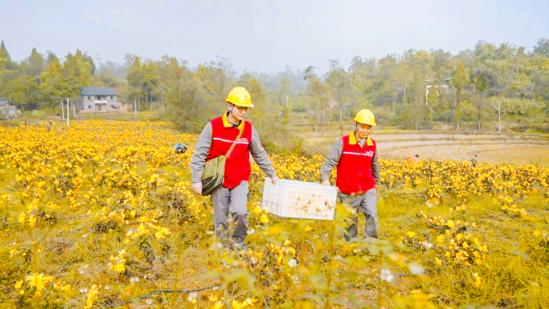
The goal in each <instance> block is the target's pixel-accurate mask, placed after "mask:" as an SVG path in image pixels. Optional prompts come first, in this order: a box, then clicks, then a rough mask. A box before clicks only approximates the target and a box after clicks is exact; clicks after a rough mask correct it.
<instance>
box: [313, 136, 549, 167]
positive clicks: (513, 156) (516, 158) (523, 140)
mask: <svg viewBox="0 0 549 309" xmlns="http://www.w3.org/2000/svg"><path fill="white" fill-rule="evenodd" d="M372 137H373V138H374V139H375V140H376V141H377V142H378V150H379V154H380V157H382V158H387V159H405V158H414V157H415V158H419V159H426V160H472V159H474V160H477V161H479V162H488V163H498V164H499V163H510V164H521V165H522V164H539V165H543V166H549V139H548V138H547V137H545V136H540V135H496V134H494V135H490V134H481V135H472V134H432V133H428V134H418V133H410V134H407V133H403V134H375V135H372ZM335 138H336V137H335V136H323V137H315V136H313V137H311V138H309V139H307V140H306V145H307V146H309V147H310V149H311V150H312V151H313V152H317V153H318V152H319V153H325V152H326V151H327V150H328V147H329V145H330V144H331V143H332V142H333V140H334V139H335Z"/></svg>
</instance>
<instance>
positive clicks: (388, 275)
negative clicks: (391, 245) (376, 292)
mask: <svg viewBox="0 0 549 309" xmlns="http://www.w3.org/2000/svg"><path fill="white" fill-rule="evenodd" d="M379 277H380V278H381V280H383V281H387V282H393V281H394V280H395V275H393V273H392V272H391V271H390V270H389V269H387V268H382V269H381V274H380V275H379Z"/></svg>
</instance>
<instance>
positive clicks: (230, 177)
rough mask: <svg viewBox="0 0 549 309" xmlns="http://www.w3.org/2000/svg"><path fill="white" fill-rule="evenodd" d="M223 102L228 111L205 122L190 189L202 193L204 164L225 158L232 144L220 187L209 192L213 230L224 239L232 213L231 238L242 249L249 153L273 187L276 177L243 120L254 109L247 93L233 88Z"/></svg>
mask: <svg viewBox="0 0 549 309" xmlns="http://www.w3.org/2000/svg"><path fill="white" fill-rule="evenodd" d="M226 102H227V112H226V113H225V114H223V115H222V116H219V117H217V118H214V119H212V120H211V121H210V122H208V123H207V124H206V126H205V127H204V129H203V130H202V133H201V134H200V137H199V138H198V142H197V143H196V146H195V149H194V153H193V156H192V159H191V173H192V189H193V191H195V192H196V193H198V194H201V193H202V181H201V178H202V174H203V172H204V165H205V162H206V161H208V160H210V159H212V158H215V157H218V156H221V155H225V154H226V153H227V152H228V150H229V148H231V145H232V144H233V143H234V144H235V145H234V147H233V149H232V151H231V152H230V154H229V156H228V157H227V161H226V163H225V177H224V180H223V185H221V186H219V188H217V189H216V190H215V191H214V192H213V193H212V203H213V206H214V228H215V232H216V235H217V237H218V239H219V240H221V241H225V240H227V238H228V235H227V230H228V228H229V225H228V221H227V217H228V215H229V213H231V215H232V218H233V220H234V221H235V223H236V227H235V230H234V233H233V235H232V239H233V241H234V242H235V244H236V245H238V246H239V247H240V248H245V246H244V238H245V237H246V235H247V230H248V227H247V216H248V207H247V206H248V205H247V204H248V181H249V180H250V174H251V167H250V154H251V155H252V157H253V158H254V160H255V162H256V163H257V165H259V167H260V168H261V170H263V172H264V173H265V174H267V175H268V176H269V177H270V178H271V179H272V181H273V184H274V183H276V180H277V177H276V174H275V171H274V168H273V165H272V164H271V161H270V160H269V157H268V156H267V153H266V152H265V149H264V148H263V146H262V145H261V141H260V139H259V135H258V133H257V131H256V130H255V128H254V127H253V126H252V124H251V123H250V122H249V121H247V120H246V116H247V115H248V112H249V110H250V108H252V107H253V106H254V105H253V103H252V99H251V97H250V94H249V93H248V91H247V90H246V89H245V88H243V87H235V88H233V89H232V90H231V91H230V92H229V94H228V96H227V99H226ZM239 134H240V137H238V136H239ZM237 138H238V140H237Z"/></svg>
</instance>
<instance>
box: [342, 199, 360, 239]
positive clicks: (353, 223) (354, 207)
mask: <svg viewBox="0 0 549 309" xmlns="http://www.w3.org/2000/svg"><path fill="white" fill-rule="evenodd" d="M338 197H339V201H340V202H341V203H342V204H343V205H345V207H348V208H350V210H351V211H352V212H353V214H352V216H351V218H348V219H347V220H345V221H346V222H347V223H348V224H349V225H348V227H347V229H346V231H345V235H344V237H345V240H347V241H349V240H351V239H352V238H354V237H356V236H357V233H358V206H359V205H360V196H353V195H347V194H343V193H340V194H338Z"/></svg>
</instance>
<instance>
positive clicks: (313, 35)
mask: <svg viewBox="0 0 549 309" xmlns="http://www.w3.org/2000/svg"><path fill="white" fill-rule="evenodd" d="M548 17H549V1H548V0H540V1H525V0H521V1H510V0H500V1H496V0H491V1H483V0H474V1H473V0H464V1H459V0H453V1H446V0H413V1H412V0H408V1H381V0H380V1H369V0H362V1H358V0H356V1H346V0H334V1H331V0H330V1H320V0H318V1H313V0H303V1H299V0H272V1H266V0H256V1H252V0H179V1H175V0H125V1H118V0H88V1H84V0H70V1H69V0H67V1H54V0H36V1H33V0H0V40H3V41H4V42H5V44H6V47H7V48H8V51H9V52H10V54H11V56H12V58H13V59H14V60H17V61H20V60H22V59H24V58H25V57H27V56H28V55H29V54H30V51H31V49H32V48H33V47H37V48H38V50H39V51H40V52H42V53H44V54H45V52H46V51H52V52H54V53H55V54H56V55H57V56H61V57H62V56H64V55H66V54H67V53H68V52H74V51H75V50H76V49H77V48H80V49H81V50H83V51H84V52H86V53H87V54H89V55H90V56H92V57H93V58H94V59H95V60H96V61H97V60H98V59H100V60H101V61H102V62H105V61H115V62H119V63H122V62H123V59H124V54H126V53H132V54H137V55H140V56H143V57H145V58H149V59H160V57H161V56H162V55H170V56H175V57H177V58H178V59H183V60H187V61H188V63H189V65H191V66H195V65H197V64H199V63H204V62H209V61H212V60H214V61H215V60H217V59H218V58H219V57H225V58H229V59H230V62H231V63H232V66H233V68H234V69H235V70H237V71H242V70H244V69H247V70H251V71H258V72H277V71H281V70H284V68H285V67H286V65H289V66H291V67H292V68H294V69H295V68H305V67H307V66H309V65H313V66H316V67H317V68H318V69H319V71H320V72H322V71H323V70H325V69H326V68H327V67H328V65H329V64H328V60H329V59H334V60H338V61H340V63H341V64H342V65H343V66H344V67H348V65H349V63H350V60H351V59H352V58H353V57H355V56H360V57H363V58H369V57H380V56H384V55H387V54H391V53H396V54H401V53H402V52H403V51H405V50H407V49H410V48H413V49H416V50H417V49H443V50H446V51H450V52H452V53H456V52H458V51H460V50H463V49H466V48H473V47H474V45H475V44H476V43H477V42H478V41H480V40H484V41H487V42H491V43H495V44H500V43H505V42H509V43H512V44H514V45H517V46H524V47H526V48H527V50H531V49H532V47H533V46H534V45H535V44H536V42H537V40H538V39H539V38H540V37H545V38H548V37H549V18H548Z"/></svg>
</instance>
